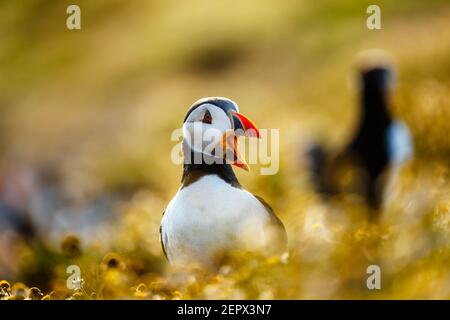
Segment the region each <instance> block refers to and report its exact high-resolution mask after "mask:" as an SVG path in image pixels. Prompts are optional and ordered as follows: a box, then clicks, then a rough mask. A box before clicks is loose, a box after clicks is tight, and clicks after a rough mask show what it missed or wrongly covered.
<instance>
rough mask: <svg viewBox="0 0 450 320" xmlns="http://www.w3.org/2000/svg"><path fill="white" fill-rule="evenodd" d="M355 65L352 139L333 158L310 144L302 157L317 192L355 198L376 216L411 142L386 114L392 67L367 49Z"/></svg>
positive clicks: (403, 128) (378, 53)
mask: <svg viewBox="0 0 450 320" xmlns="http://www.w3.org/2000/svg"><path fill="white" fill-rule="evenodd" d="M358 62H359V64H360V67H359V79H358V89H359V105H360V116H359V121H358V124H357V128H356V131H355V133H354V135H353V138H352V139H351V141H350V142H349V143H348V144H347V146H346V147H345V148H344V149H343V150H342V151H341V152H339V153H337V154H336V155H334V156H329V155H328V154H327V152H325V150H323V148H322V147H321V146H319V145H317V144H312V145H311V146H310V148H309V150H308V158H309V164H310V169H311V173H312V178H313V179H312V180H313V182H314V184H315V186H316V189H317V190H318V191H319V192H321V193H323V194H325V195H335V194H338V193H341V192H350V193H357V194H360V195H362V197H363V199H364V200H365V202H366V203H367V205H368V206H369V207H370V208H372V209H375V210H372V212H374V217H376V216H378V212H379V209H380V207H381V205H382V203H383V194H384V190H385V188H386V185H387V182H388V181H389V180H392V177H393V175H394V174H397V171H398V170H397V169H398V168H399V165H400V164H402V163H404V162H405V161H406V160H408V159H410V158H411V157H412V153H413V144H412V141H411V135H410V132H409V129H408V127H407V126H406V124H405V123H404V122H402V121H400V120H396V119H394V118H393V116H392V114H391V110H390V101H389V99H390V94H391V91H392V87H393V83H392V82H393V68H392V64H391V62H390V59H389V58H388V56H387V55H386V54H385V53H384V52H383V51H381V50H368V51H365V52H362V53H360V54H359V59H358Z"/></svg>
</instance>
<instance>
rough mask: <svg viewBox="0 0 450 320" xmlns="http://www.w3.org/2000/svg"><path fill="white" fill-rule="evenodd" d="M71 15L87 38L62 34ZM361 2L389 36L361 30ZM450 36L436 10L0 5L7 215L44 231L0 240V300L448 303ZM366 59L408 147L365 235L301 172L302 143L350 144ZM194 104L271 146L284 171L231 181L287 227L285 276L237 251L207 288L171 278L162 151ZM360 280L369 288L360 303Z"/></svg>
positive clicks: (441, 6) (354, 217) (362, 224)
mask: <svg viewBox="0 0 450 320" xmlns="http://www.w3.org/2000/svg"><path fill="white" fill-rule="evenodd" d="M70 4H78V5H79V6H80V8H81V25H82V28H81V30H72V31H71V30H68V29H67V28H66V18H67V14H66V8H67V6H68V5H70ZM370 4H378V5H379V6H380V7H381V10H382V11H381V12H382V29H381V30H368V29H367V28H366V19H367V17H368V14H367V13H366V8H367V7H368V6H369V5H370ZM449 21H450V4H449V3H448V1H443V0H442V1H439V0H431V1H426V2H425V1H419V0H409V1H406V0H402V1H387V0H385V1H365V0H364V1H350V0H342V1H331V0H322V1H314V2H313V1H306V0H302V1H299V0H284V1H278V2H276V1H269V0H247V1H240V2H230V1H225V0H216V1H208V0H193V1H176V0H165V1H156V0H145V1H144V0H135V1H119V0H98V1H88V0H78V1H51V0H40V1H38V0H27V1H2V2H1V3H0V39H1V42H0V70H1V73H0V191H1V192H0V202H1V201H3V202H5V203H8V204H9V205H10V206H15V207H17V209H19V210H20V211H21V212H26V213H27V214H28V215H30V216H31V218H30V219H31V220H32V221H33V224H34V225H35V226H36V229H37V234H38V235H37V236H36V238H33V239H32V241H29V242H27V241H25V240H23V239H22V238H21V237H20V236H19V235H17V234H15V233H14V232H13V231H7V232H2V236H1V237H0V243H1V244H0V279H5V280H7V281H8V282H9V284H7V283H3V285H4V286H5V288H6V287H7V286H9V285H11V286H12V292H13V293H11V290H10V289H8V290H10V291H8V292H10V293H8V294H6V293H4V294H3V296H4V297H11V296H12V297H20V296H26V295H30V294H31V293H30V290H28V288H29V287H33V286H37V287H39V289H40V290H41V291H42V296H41V295H40V294H36V292H35V290H31V291H32V292H34V294H35V295H37V296H38V297H43V296H44V295H45V297H46V298H67V297H70V298H82V299H83V298H90V299H91V298H147V299H166V298H167V299H171V298H181V299H190V298H200V299H203V298H205V299H211V298H216V299H221V298H255V299H259V298H262V299H305V298H313V299H315V298H322V299H339V298H343V299H352V298H361V299H379V298H388V299H400V298H413V299H417V298H424V299H436V298H444V299H449V298H450V268H449V266H450V183H449V159H450V139H449V137H448V134H449V132H450V130H449V129H450V126H449V121H450V103H449V97H450V91H449V89H450V59H449V57H450V22H449ZM372 48H380V49H383V50H385V51H386V52H387V53H389V55H390V56H391V57H392V60H393V62H394V64H395V67H396V83H395V89H394V95H393V101H392V105H393V114H394V115H395V116H396V117H398V118H401V119H402V120H403V121H405V122H406V123H407V124H408V126H409V128H410V130H411V133H412V136H413V139H414V146H415V156H414V159H413V160H412V161H410V162H409V163H407V164H406V165H405V166H404V167H403V168H402V169H401V172H400V176H399V179H398V181H397V182H396V184H395V186H394V187H393V188H392V190H391V191H390V194H389V197H388V199H387V201H386V204H385V210H384V212H383V214H382V218H381V221H380V223H379V224H377V225H374V224H370V223H368V222H367V221H366V219H365V216H366V215H365V213H366V211H367V210H368V209H367V208H365V207H364V206H363V205H362V204H361V202H360V201H358V199H356V200H355V199H353V198H352V197H351V196H349V197H344V198H339V199H335V201H333V202H332V203H324V202H323V201H322V199H321V198H320V197H319V196H318V195H317V194H315V193H314V191H313V189H312V187H311V185H310V183H309V180H308V172H307V170H306V167H305V164H304V163H303V162H302V160H301V159H302V157H301V154H302V150H304V148H305V147H306V146H307V144H308V143H309V142H310V141H318V142H320V143H321V144H322V145H324V146H326V147H327V148H328V149H330V150H339V148H341V147H342V146H344V145H345V144H346V142H347V141H348V139H349V138H350V136H351V134H352V132H353V130H354V126H355V123H356V121H357V119H358V116H359V113H358V105H357V102H358V100H357V90H356V86H355V83H354V82H355V77H356V73H355V56H356V55H357V54H358V52H360V51H361V50H366V49H372ZM205 96H225V97H228V98H231V99H233V100H235V101H236V102H238V104H239V105H240V108H241V111H242V112H243V113H244V114H246V115H248V116H249V117H250V118H251V119H252V120H253V121H254V122H255V123H256V124H257V125H258V126H259V127H260V128H268V129H270V128H277V129H280V171H279V173H278V174H276V175H272V176H263V175H259V174H258V172H259V170H258V166H252V170H251V171H250V172H249V173H246V172H244V171H242V170H240V171H239V172H237V175H238V178H239V179H240V181H241V182H242V184H243V185H244V186H245V187H246V188H247V189H248V190H249V191H251V192H254V193H256V194H259V195H261V196H263V197H264V198H265V199H266V200H267V202H269V203H270V204H271V205H272V206H273V207H274V209H275V211H276V212H277V213H278V215H279V216H280V218H281V219H282V220H283V222H284V224H285V226H286V228H287V232H288V237H289V249H290V257H289V259H288V260H287V261H278V260H276V259H269V260H267V259H263V258H259V257H249V256H248V255H240V254H239V253H237V254H236V256H235V257H233V259H231V260H230V262H229V263H228V264H225V265H224V267H223V268H222V269H221V270H220V271H219V272H218V274H214V275H211V274H205V273H203V272H201V271H198V270H197V271H192V270H189V271H186V270H182V271H180V270H172V269H171V268H170V267H168V266H167V263H166V261H165V258H164V256H163V253H162V251H161V247H160V244H159V222H160V219H161V215H162V212H163V210H164V208H165V206H166V204H167V203H168V201H169V200H170V199H171V197H172V196H173V195H174V194H175V192H176V191H177V188H178V187H179V183H180V178H181V166H178V165H174V164H173V163H172V162H171V160H170V154H171V150H172V147H173V146H174V144H175V143H174V142H173V141H171V139H170V135H171V133H172V131H173V130H174V129H176V128H179V127H180V126H181V124H182V120H183V118H184V115H185V112H186V110H187V108H188V107H189V106H190V104H191V103H193V102H194V101H195V100H197V99H199V98H201V97H205ZM235 171H237V170H235ZM1 227H2V226H0V230H1ZM68 235H70V236H68ZM71 264H76V265H79V266H80V267H81V271H82V277H83V279H84V285H83V290H80V291H79V292H75V293H74V292H71V291H68V290H67V288H66V278H67V274H66V272H65V271H66V267H67V266H68V265H71ZM370 264H376V265H380V267H381V269H382V274H383V278H382V289H381V290H375V291H370V290H368V289H367V287H366V279H367V276H368V275H367V274H366V268H367V266H368V265H370ZM2 290H3V289H2ZM4 292H7V289H4Z"/></svg>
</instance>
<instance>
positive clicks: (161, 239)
mask: <svg viewBox="0 0 450 320" xmlns="http://www.w3.org/2000/svg"><path fill="white" fill-rule="evenodd" d="M164 213H165V211H164V212H163V214H162V215H163V216H164ZM159 239H160V241H161V248H162V251H163V252H164V255H165V256H166V259H167V260H169V257H168V256H167V252H166V248H165V245H164V237H163V234H162V224H161V225H160V226H159Z"/></svg>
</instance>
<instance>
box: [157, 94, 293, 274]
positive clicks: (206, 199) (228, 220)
mask: <svg viewBox="0 0 450 320" xmlns="http://www.w3.org/2000/svg"><path fill="white" fill-rule="evenodd" d="M183 133H184V139H183V154H184V168H183V176H182V185H181V187H180V189H179V190H178V192H177V194H176V195H175V196H174V198H173V199H172V200H171V201H170V203H169V205H168V206H167V208H166V210H165V212H164V215H163V219H162V222H161V227H160V232H161V243H162V247H163V251H164V253H165V254H166V256H167V258H168V259H169V261H170V262H171V263H173V264H179V263H181V264H185V263H196V264H200V265H206V266H214V265H215V263H216V262H217V260H218V259H219V258H220V256H221V254H223V253H226V252H227V251H229V250H249V251H253V250H255V251H257V252H263V253H269V254H270V255H271V254H278V253H280V254H281V253H283V252H284V250H285V249H286V241H287V239H286V232H285V229H284V226H283V224H282V222H281V221H280V220H279V219H278V217H277V216H276V215H275V213H274V212H273V210H272V208H271V207H270V206H269V205H268V204H267V203H266V202H265V201H264V200H263V199H262V198H260V197H258V196H255V195H253V194H252V193H250V192H248V191H246V190H245V189H244V188H243V187H242V186H241V185H240V183H239V182H238V179H237V178H236V176H235V174H234V172H233V169H232V167H231V165H234V166H236V167H238V168H242V169H245V170H248V165H247V164H246V163H245V161H244V160H243V159H242V157H241V156H240V155H239V153H238V152H237V135H244V136H250V137H259V131H258V129H257V128H256V127H255V125H254V124H253V123H252V122H251V121H250V120H249V119H248V118H246V117H245V116H244V115H242V114H240V113H239V109H238V106H237V104H236V103H235V102H233V101H231V100H229V99H226V98H205V99H201V100H199V101H197V102H196V103H194V104H193V105H192V107H191V108H190V109H189V110H188V113H187V115H186V117H185V119H184V123H183ZM210 136H216V137H217V139H215V140H213V142H211V140H209V139H208V138H207V137H210ZM195 137H199V139H198V138H197V139H195ZM208 146H214V147H215V148H214V149H213V150H211V149H208Z"/></svg>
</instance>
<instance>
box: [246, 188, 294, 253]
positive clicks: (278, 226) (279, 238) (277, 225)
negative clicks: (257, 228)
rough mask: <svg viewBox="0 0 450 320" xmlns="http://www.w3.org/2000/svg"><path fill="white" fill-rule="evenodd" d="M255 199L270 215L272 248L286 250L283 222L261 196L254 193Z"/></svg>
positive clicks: (279, 250) (277, 250)
mask: <svg viewBox="0 0 450 320" xmlns="http://www.w3.org/2000/svg"><path fill="white" fill-rule="evenodd" d="M254 196H255V198H256V199H258V201H259V202H261V204H262V205H263V206H264V208H266V210H267V213H268V214H269V217H270V227H271V230H273V231H272V232H273V236H274V237H273V238H274V239H273V241H274V249H275V251H276V252H277V253H284V252H285V251H286V250H287V234H286V229H285V228H284V225H283V222H281V220H280V218H278V217H277V215H276V214H275V212H274V211H273V209H272V207H271V206H270V205H269V204H268V203H267V202H266V201H265V200H264V199H263V198H261V197H259V196H256V195H254Z"/></svg>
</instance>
